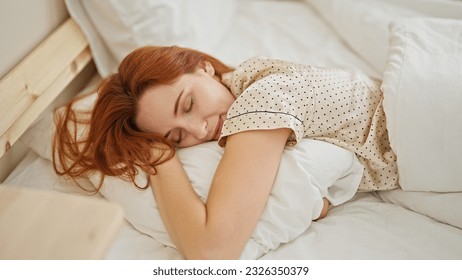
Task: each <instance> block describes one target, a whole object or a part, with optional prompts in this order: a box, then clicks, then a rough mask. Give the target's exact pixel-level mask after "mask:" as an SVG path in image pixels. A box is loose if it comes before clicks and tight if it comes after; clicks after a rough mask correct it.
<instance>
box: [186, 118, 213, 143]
mask: <svg viewBox="0 0 462 280" xmlns="http://www.w3.org/2000/svg"><path fill="white" fill-rule="evenodd" d="M186 131H187V132H188V133H190V134H191V135H192V136H194V137H195V138H197V139H199V140H205V139H206V138H207V135H208V123H207V121H206V120H203V119H199V120H194V121H192V120H191V121H190V122H189V123H188V125H187V127H186Z"/></svg>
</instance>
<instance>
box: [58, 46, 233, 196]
mask: <svg viewBox="0 0 462 280" xmlns="http://www.w3.org/2000/svg"><path fill="white" fill-rule="evenodd" d="M205 61H208V62H210V63H211V64H212V66H213V67H214V69H215V74H216V75H217V76H218V77H219V78H220V79H221V75H222V74H224V73H226V72H229V71H232V70H233V69H232V68H231V67H228V66H226V65H225V64H223V63H222V62H221V61H219V60H217V59H216V58H213V57H211V56H209V55H207V54H205V53H202V52H199V51H196V50H192V49H188V48H181V47H176V46H172V47H154V46H148V47H142V48H139V49H136V50H134V51H133V52H131V53H130V54H129V55H128V56H127V57H125V59H124V60H123V61H122V63H121V64H120V66H119V69H118V72H117V73H115V74H112V75H110V76H108V77H107V78H105V79H104V80H103V81H102V82H101V84H100V85H99V87H98V98H97V100H96V102H95V104H94V106H93V110H92V111H91V114H88V113H89V112H87V113H86V114H85V112H77V111H75V110H74V109H73V105H74V104H75V102H76V101H77V100H79V99H78V98H75V99H73V100H71V101H70V102H69V103H68V104H67V105H66V106H65V107H64V108H63V109H62V110H58V111H56V113H55V122H56V133H55V137H54V140H53V166H54V169H55V171H56V173H57V174H59V175H68V176H70V177H72V178H74V177H80V176H88V175H89V174H90V173H91V172H92V171H95V170H96V171H99V172H101V173H102V175H103V176H102V178H101V181H100V183H99V184H98V186H97V190H99V188H100V187H101V185H102V183H103V180H104V176H105V175H108V176H118V177H121V178H124V179H128V180H131V181H132V182H133V183H134V184H135V186H137V187H139V186H138V185H137V184H136V182H135V176H136V175H137V174H138V168H141V169H142V170H144V171H146V172H148V173H152V174H155V173H156V169H155V166H156V165H157V164H160V163H162V162H165V161H166V160H168V159H170V158H171V157H172V156H173V155H174V153H175V149H174V147H173V145H172V143H170V142H169V141H167V140H166V139H164V137H163V136H162V135H159V134H153V133H147V132H143V131H141V130H140V129H138V127H137V125H136V122H135V119H136V115H137V112H138V102H139V99H140V98H141V96H142V94H143V93H144V92H145V90H146V89H148V88H149V87H151V86H154V85H159V84H170V83H173V82H175V80H176V79H178V78H179V77H180V76H181V75H183V74H187V73H192V72H194V71H195V70H196V69H197V68H198V67H199V66H200V65H201V64H202V63H204V62H205ZM82 113H83V114H82ZM79 124H84V125H88V128H87V131H88V132H87V133H85V135H84V136H82V137H80V136H79V135H78V132H77V127H78V125H79ZM159 144H160V145H159ZM158 147H165V148H164V149H159V148H158ZM154 151H159V152H158V153H157V155H153V152H154ZM165 153H168V154H165ZM164 155H167V156H166V157H164ZM161 158H163V159H162V160H161ZM146 187H147V186H144V187H143V188H146Z"/></svg>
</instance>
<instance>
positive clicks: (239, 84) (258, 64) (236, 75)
mask: <svg viewBox="0 0 462 280" xmlns="http://www.w3.org/2000/svg"><path fill="white" fill-rule="evenodd" d="M299 66H300V65H299V64H296V63H293V62H289V61H284V60H279V59H272V58H267V57H263V56H255V57H252V58H249V59H247V60H245V61H244V62H242V63H241V64H239V66H237V67H236V69H235V70H234V71H232V72H230V73H227V74H225V75H223V77H222V82H223V83H224V84H225V85H226V86H227V87H228V88H230V90H231V92H232V93H233V94H234V95H235V96H237V95H239V94H240V93H242V92H243V91H244V90H245V89H246V88H247V87H248V86H250V85H251V84H254V83H256V82H258V81H260V80H263V79H264V78H266V77H268V76H270V75H286V76H287V75H292V74H294V73H295V72H296V70H295V69H297V68H298V67H299ZM294 70H295V71H294Z"/></svg>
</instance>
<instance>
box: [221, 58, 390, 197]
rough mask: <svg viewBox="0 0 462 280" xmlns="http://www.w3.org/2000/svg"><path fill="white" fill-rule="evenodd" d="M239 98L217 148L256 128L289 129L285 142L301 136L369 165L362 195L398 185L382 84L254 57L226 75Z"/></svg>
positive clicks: (350, 74) (349, 74)
mask: <svg viewBox="0 0 462 280" xmlns="http://www.w3.org/2000/svg"><path fill="white" fill-rule="evenodd" d="M222 81H223V83H224V84H225V85H226V86H228V87H229V88H230V90H231V92H232V94H234V95H235V96H236V101H235V102H234V103H233V105H232V106H231V108H230V110H229V111H228V116H227V118H228V119H227V120H226V121H225V123H224V125H223V130H222V135H221V138H220V140H219V144H220V145H221V146H224V145H225V144H226V136H228V135H231V134H234V133H237V132H241V131H246V130H255V129H275V128H282V127H286V128H291V129H292V130H293V133H292V135H291V136H290V137H289V139H288V141H287V144H288V145H295V144H296V143H297V142H298V141H299V140H300V139H302V138H311V139H316V140H322V141H326V142H329V143H332V144H335V145H338V146H340V147H342V148H345V149H347V150H350V151H353V152H355V153H356V155H357V156H358V158H359V160H360V161H361V163H362V164H363V165H364V167H365V172H364V175H363V180H362V181H361V184H360V186H359V190H360V191H374V190H390V189H395V188H397V187H398V173H397V168H396V156H395V154H394V153H393V151H392V150H391V148H390V143H389V140H388V134H387V130H386V126H385V114H384V112H383V107H382V101H383V95H382V92H381V91H380V82H379V81H376V80H373V79H371V78H369V77H367V76H364V75H362V74H358V73H354V72H350V71H346V70H340V69H327V68H317V67H312V66H307V65H300V64H295V63H290V62H285V61H280V60H272V59H266V58H259V57H256V58H252V59H249V60H247V61H245V62H244V63H242V64H241V65H239V66H238V67H237V69H236V70H235V71H233V72H230V73H227V74H225V75H223V80H222Z"/></svg>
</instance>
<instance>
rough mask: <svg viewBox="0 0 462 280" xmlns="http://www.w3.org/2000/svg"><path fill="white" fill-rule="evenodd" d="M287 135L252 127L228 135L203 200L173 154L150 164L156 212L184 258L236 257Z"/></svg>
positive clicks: (270, 181) (270, 183)
mask: <svg viewBox="0 0 462 280" xmlns="http://www.w3.org/2000/svg"><path fill="white" fill-rule="evenodd" d="M289 134H290V131H289V130H288V129H278V130H267V131H258V130H256V131H252V132H243V133H238V134H236V135H233V136H232V137H229V138H228V141H227V145H226V149H225V153H224V155H223V157H222V159H221V161H220V164H219V165H218V167H217V170H216V173H215V177H214V179H213V182H212V186H210V191H209V195H208V198H207V202H206V204H204V203H202V201H201V200H200V199H199V197H198V196H197V194H196V193H195V191H194V189H193V188H192V186H191V184H190V182H189V179H188V177H187V175H186V173H185V171H184V169H183V166H182V165H181V162H180V160H179V159H178V157H177V156H174V157H173V158H172V159H170V160H169V161H167V162H165V163H163V164H161V165H158V166H157V167H156V168H157V171H158V174H157V175H153V176H151V184H152V188H153V190H154V195H155V198H156V201H157V204H158V207H159V211H160V214H161V216H162V219H163V221H164V223H165V226H166V228H167V230H168V232H169V234H170V236H171V238H172V240H173V242H175V244H176V245H177V247H178V249H179V250H180V251H181V252H182V253H183V254H184V255H185V257H186V258H194V259H199V258H211V259H236V258H238V257H239V256H240V254H241V252H242V250H243V249H244V247H245V245H246V243H247V242H248V240H249V238H250V236H251V234H252V232H253V231H254V229H255V226H256V224H257V222H258V219H259V217H260V215H261V213H262V212H263V209H264V207H265V204H266V201H267V199H268V196H269V194H270V192H271V188H272V186H273V183H274V179H275V177H276V173H277V169H278V166H279V162H280V160H281V156H282V151H283V150H284V144H285V141H286V139H287V137H288V136H289ZM268 151H272V152H271V153H268Z"/></svg>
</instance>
